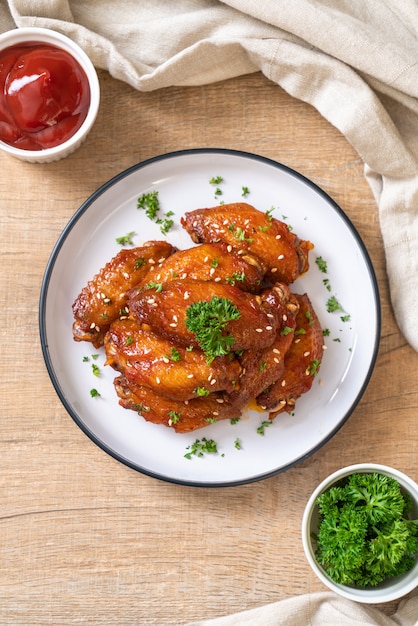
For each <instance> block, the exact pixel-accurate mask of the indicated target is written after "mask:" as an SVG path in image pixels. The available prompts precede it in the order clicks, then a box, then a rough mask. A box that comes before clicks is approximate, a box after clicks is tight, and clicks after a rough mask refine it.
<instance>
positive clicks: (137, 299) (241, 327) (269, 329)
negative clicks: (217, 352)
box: [129, 279, 279, 351]
mask: <svg viewBox="0 0 418 626" xmlns="http://www.w3.org/2000/svg"><path fill="white" fill-rule="evenodd" d="M214 298H219V299H223V301H225V300H226V301H227V302H229V303H230V304H231V305H233V306H234V307H236V309H238V311H239V317H238V319H232V321H229V322H228V323H227V324H225V326H224V328H223V331H222V332H223V335H224V336H227V337H229V338H231V343H232V347H231V349H232V350H233V351H236V350H246V349H249V348H256V347H257V348H263V347H265V346H268V345H270V344H271V343H272V341H273V340H274V337H275V334H276V329H277V326H278V323H279V322H278V319H277V316H276V311H275V309H274V307H272V306H271V305H270V304H269V303H268V302H266V301H262V299H261V298H260V297H259V296H254V295H252V294H249V293H246V292H243V291H241V290H240V289H239V288H238V287H236V286H234V285H229V284H222V283H215V282H211V281H199V280H188V279H185V280H176V281H172V282H170V283H165V284H164V285H163V286H162V288H161V289H158V288H155V287H152V288H150V289H148V290H146V291H141V292H139V293H136V294H132V295H131V298H130V299H129V310H130V312H131V315H132V317H134V318H135V319H136V320H138V321H139V322H140V323H144V324H147V325H149V326H150V328H151V329H152V330H153V331H154V332H155V333H157V334H159V335H161V336H162V337H165V338H167V339H169V340H170V341H172V342H173V343H174V344H176V345H180V346H184V347H187V346H199V345H201V344H200V343H199V341H198V339H197V338H196V335H195V333H194V332H192V331H190V330H189V329H188V327H187V325H186V319H187V311H188V309H189V307H192V309H193V305H196V304H197V303H202V302H206V303H209V302H212V301H213V302H214Z"/></svg>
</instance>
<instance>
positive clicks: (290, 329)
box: [280, 326, 296, 335]
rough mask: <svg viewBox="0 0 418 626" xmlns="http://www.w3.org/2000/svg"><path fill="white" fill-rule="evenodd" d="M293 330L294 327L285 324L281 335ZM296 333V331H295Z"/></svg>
mask: <svg viewBox="0 0 418 626" xmlns="http://www.w3.org/2000/svg"><path fill="white" fill-rule="evenodd" d="M292 331H293V328H290V326H285V327H284V328H283V329H282V330H281V331H280V334H281V335H288V334H289V333H291V332H292ZM295 334H296V333H295Z"/></svg>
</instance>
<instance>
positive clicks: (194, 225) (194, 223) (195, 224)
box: [193, 220, 197, 228]
mask: <svg viewBox="0 0 418 626" xmlns="http://www.w3.org/2000/svg"><path fill="white" fill-rule="evenodd" d="M196 226H197V220H195V221H194V222H193V228H196Z"/></svg>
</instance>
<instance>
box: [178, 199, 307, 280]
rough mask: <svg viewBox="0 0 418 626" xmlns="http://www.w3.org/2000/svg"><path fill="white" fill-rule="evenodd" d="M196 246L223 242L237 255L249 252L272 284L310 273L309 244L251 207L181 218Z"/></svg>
mask: <svg viewBox="0 0 418 626" xmlns="http://www.w3.org/2000/svg"><path fill="white" fill-rule="evenodd" d="M181 224H182V226H183V228H185V229H186V231H187V232H188V233H189V235H190V236H191V238H192V240H193V241H194V242H196V243H199V242H207V243H208V242H219V241H223V242H225V243H227V244H228V245H230V246H232V248H233V249H234V250H236V251H237V252H238V253H240V254H242V253H250V254H251V255H253V256H255V257H257V258H258V259H259V260H260V262H261V263H262V265H263V268H264V270H265V273H266V279H267V280H268V281H270V282H284V283H286V284H288V285H289V284H290V283H293V282H294V281H295V280H296V278H297V277H298V276H300V275H301V274H303V273H304V272H306V271H307V270H308V267H309V263H308V254H309V251H310V250H311V249H312V248H313V245H312V244H311V243H310V242H309V241H304V240H301V239H299V238H298V237H297V236H296V235H295V234H294V233H292V232H291V230H290V229H289V227H288V226H287V224H285V223H284V222H281V221H280V220H277V219H276V218H274V217H272V216H271V215H270V213H269V212H266V213H262V212H261V211H258V210H257V209H255V208H254V207H253V206H251V205H250V204H247V203H244V202H236V203H232V204H223V205H220V206H217V207H214V208H207V209H196V210H195V211H190V212H188V213H186V214H185V216H184V217H183V218H182V219H181Z"/></svg>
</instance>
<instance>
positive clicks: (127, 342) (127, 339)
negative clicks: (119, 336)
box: [125, 337, 134, 346]
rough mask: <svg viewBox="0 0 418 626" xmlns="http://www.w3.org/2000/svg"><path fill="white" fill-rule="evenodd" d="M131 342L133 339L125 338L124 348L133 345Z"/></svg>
mask: <svg viewBox="0 0 418 626" xmlns="http://www.w3.org/2000/svg"><path fill="white" fill-rule="evenodd" d="M133 341H134V338H133V337H126V341H125V346H130V345H131V343H133Z"/></svg>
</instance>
